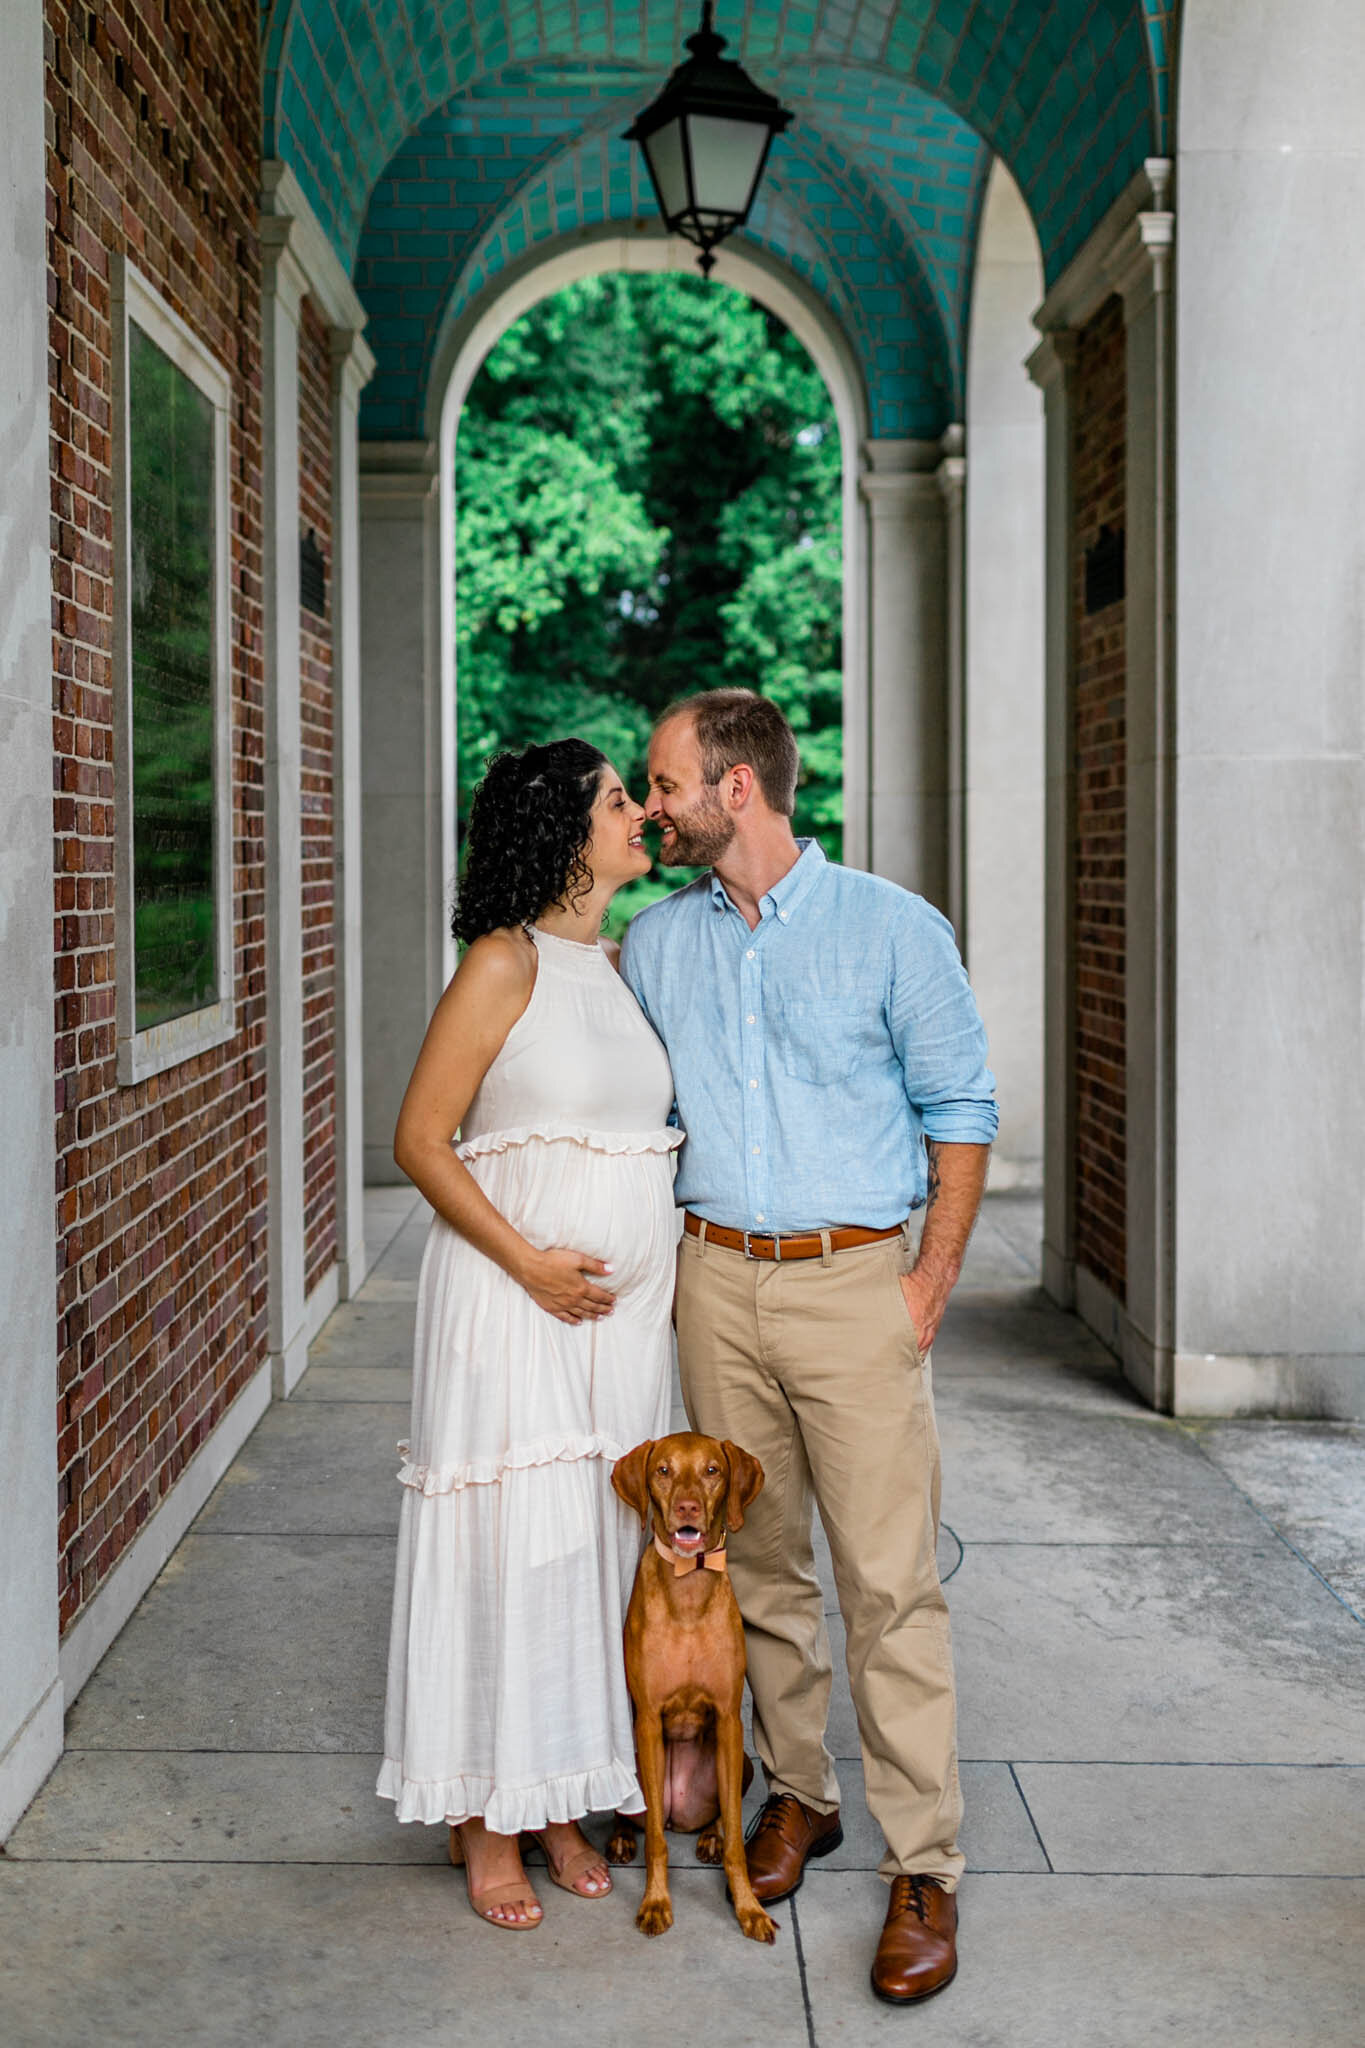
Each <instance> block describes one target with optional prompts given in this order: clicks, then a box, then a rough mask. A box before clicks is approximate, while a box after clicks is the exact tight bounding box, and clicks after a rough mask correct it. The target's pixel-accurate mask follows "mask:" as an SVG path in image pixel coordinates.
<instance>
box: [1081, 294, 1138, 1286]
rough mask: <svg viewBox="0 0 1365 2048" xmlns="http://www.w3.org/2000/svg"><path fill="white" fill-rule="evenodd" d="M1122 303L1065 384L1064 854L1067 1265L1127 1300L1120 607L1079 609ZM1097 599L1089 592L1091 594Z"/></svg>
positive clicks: (1116, 438)
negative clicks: (1072, 1091)
mask: <svg viewBox="0 0 1365 2048" xmlns="http://www.w3.org/2000/svg"><path fill="white" fill-rule="evenodd" d="M1124 377H1125V359H1124V326H1123V304H1122V301H1121V300H1120V299H1118V298H1117V297H1115V298H1111V299H1109V300H1108V301H1107V302H1106V304H1105V305H1104V306H1102V307H1101V309H1100V311H1099V312H1098V313H1097V314H1096V315H1095V317H1094V319H1093V320H1092V321H1091V322H1090V324H1089V326H1088V327H1086V328H1085V329H1084V330H1083V331H1082V333H1081V335H1080V337H1079V346H1078V349H1077V355H1076V367H1075V383H1074V400H1075V410H1074V415H1073V417H1074V421H1075V440H1074V444H1073V448H1072V460H1073V478H1074V489H1075V526H1074V531H1073V548H1074V557H1073V573H1074V577H1075V648H1074V663H1075V666H1074V671H1073V675H1072V699H1071V715H1072V747H1073V766H1074V770H1075V778H1076V830H1075V842H1074V846H1073V849H1072V855H1073V858H1072V889H1073V892H1074V895H1073V908H1074V915H1075V974H1076V1218H1075V1222H1076V1257H1077V1260H1078V1261H1079V1263H1080V1264H1081V1265H1083V1266H1088V1267H1089V1269H1090V1271H1091V1272H1092V1273H1093V1274H1095V1275H1096V1277H1097V1278H1098V1279H1100V1280H1102V1281H1104V1283H1105V1285H1106V1286H1107V1287H1109V1288H1111V1289H1112V1291H1113V1292H1114V1294H1115V1295H1116V1296H1117V1297H1118V1299H1119V1300H1120V1301H1123V1300H1124V1298H1125V1288H1126V1266H1127V1259H1126V1253H1127V1187H1126V1178H1125V1176H1126V1170H1127V1163H1126V1162H1127V1083H1126V1078H1125V1057H1126V1052H1125V1037H1124V1018H1125V1009H1124V834H1125V830H1126V824H1127V818H1126V803H1127V789H1126V766H1125V752H1124V749H1125V701H1124V699H1125V690H1126V674H1127V672H1126V651H1125V638H1124V604H1123V599H1122V598H1121V597H1120V598H1118V599H1117V600H1116V601H1115V602H1112V603H1109V604H1106V605H1104V606H1103V607H1102V608H1101V609H1098V610H1093V611H1088V610H1087V606H1086V559H1085V558H1086V553H1087V550H1089V549H1091V548H1093V547H1094V545H1095V543H1096V541H1097V539H1098V538H1099V534H1100V529H1101V528H1102V527H1104V526H1108V527H1109V528H1110V529H1111V530H1113V531H1121V530H1122V528H1123V524H1124V461H1125V443H1126V421H1125V391H1124ZM1096 594H1097V595H1098V593H1096Z"/></svg>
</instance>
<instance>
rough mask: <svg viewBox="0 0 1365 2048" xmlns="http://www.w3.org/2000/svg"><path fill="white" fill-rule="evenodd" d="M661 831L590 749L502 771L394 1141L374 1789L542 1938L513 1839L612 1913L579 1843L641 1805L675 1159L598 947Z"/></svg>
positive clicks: (636, 1028)
mask: <svg viewBox="0 0 1365 2048" xmlns="http://www.w3.org/2000/svg"><path fill="white" fill-rule="evenodd" d="M643 824H644V812H643V811H642V810H641V808H640V806H639V805H638V804H636V803H634V802H633V801H632V800H631V798H630V797H629V796H628V795H627V794H626V791H625V789H624V787H623V786H622V783H621V778H620V777H619V776H618V775H617V774H616V772H615V770H614V769H613V768H612V767H611V766H610V764H609V763H608V762H607V761H606V760H605V759H604V757H603V756H602V755H601V754H599V753H598V752H597V750H596V748H594V747H590V746H587V745H586V744H585V743H584V742H583V741H581V740H575V739H569V740H558V741H556V742H554V743H553V744H552V745H550V746H544V747H530V748H528V749H527V750H526V751H525V752H524V753H522V754H520V755H503V756H501V757H500V758H499V759H498V760H496V761H494V763H493V764H492V766H491V767H490V768H489V771H488V773H487V775H486V777H485V779H484V781H483V783H482V784H481V786H480V788H479V791H478V794H477V795H476V797H475V799H474V805H473V810H472V813H471V816H470V825H469V845H468V860H467V866H466V873H465V880H464V883H463V886H462V888H461V892H460V900H459V908H458V910H457V912H456V919H455V929H456V932H457V935H458V936H459V937H460V938H462V939H466V940H468V941H469V942H470V943H469V948H468V951H467V952H466V953H465V955H464V958H463V960H462V961H461V963H460V967H459V970H458V972H457V973H456V975H455V977H454V979H453V980H452V982H451V984H450V986H449V988H448V989H447V990H446V992H445V994H444V996H443V997H442V998H441V1001H440V1003H439V1004H438V1006H437V1009H436V1013H435V1015H434V1016H433V1018H432V1020H431V1024H430V1026H429V1028H428V1030H427V1035H426V1039H425V1041H424V1043H423V1045H422V1050H421V1053H420V1054H419V1056H418V1060H417V1065H416V1067H415V1068H414V1070H413V1075H412V1079H411V1081H410V1082H409V1084H408V1090H407V1094H406V1095H405V1097H404V1099H403V1107H402V1111H401V1113H400V1115H399V1119H398V1130H397V1134H396V1137H395V1140H394V1157H395V1158H396V1160H397V1162H398V1164H399V1165H400V1166H401V1167H402V1169H403V1171H404V1172H405V1173H406V1174H407V1175H408V1176H409V1178H410V1179H411V1180H413V1181H414V1182H415V1183H416V1185H417V1186H418V1187H419V1188H420V1189H421V1191H422V1193H423V1194H424V1195H425V1196H426V1198H427V1200H428V1201H429V1202H430V1203H431V1205H432V1208H433V1209H434V1210H435V1211H436V1214H435V1217H434V1218H433V1220H432V1225H431V1232H430V1235H429V1237H428V1239H427V1245H426V1252H425V1255H424V1257H423V1260H422V1272H421V1279H420V1281H419V1284H418V1299H417V1332H416V1350H415V1373H414V1380H413V1395H412V1435H411V1442H410V1443H409V1444H403V1445H400V1447H399V1449H400V1455H401V1456H402V1457H403V1460H404V1463H403V1467H402V1470H401V1472H400V1474H399V1478H400V1480H401V1481H402V1484H403V1487H404V1489H405V1491H404V1494H403V1506H402V1522H401V1527H400V1532H399V1540H398V1570H397V1582H396V1586H395V1592H394V1605H393V1627H392V1634H391V1637H390V1647H389V1683H388V1703H387V1710H386V1715H385V1742H384V1764H383V1768H382V1770H381V1771H380V1774H379V1784H378V1788H377V1789H378V1791H379V1793H380V1796H381V1797H383V1798H386V1799H392V1800H393V1801H394V1804H395V1808H396V1811H397V1816H398V1818H399V1819H400V1820H417V1821H428V1822H445V1823H447V1824H448V1825H449V1827H450V1855H451V1861H452V1862H455V1863H463V1864H464V1865H465V1875H466V1882H467V1884H468V1888H469V1898H470V1904H471V1905H472V1906H473V1908H474V1910H475V1911H476V1912H477V1913H480V1914H481V1915H482V1916H483V1918H484V1919H486V1920H489V1921H491V1922H492V1923H493V1924H494V1925H495V1926H499V1927H505V1928H523V1929H524V1928H530V1927H534V1926H535V1925H536V1924H537V1923H538V1922H539V1920H540V1917H541V1908H540V1903H539V1901H538V1900H537V1898H536V1895H535V1892H534V1891H533V1890H532V1888H531V1885H530V1882H529V1880H528V1879H527V1876H526V1872H525V1870H524V1869H523V1867H522V1862H521V1855H520V1850H519V1846H518V1836H519V1835H520V1834H521V1833H522V1832H524V1831H529V1832H531V1833H534V1834H537V1835H538V1836H539V1837H540V1838H541V1842H542V1846H543V1848H544V1850H545V1856H546V1861H547V1863H548V1865H549V1871H550V1876H551V1878H552V1879H553V1881H554V1882H555V1883H556V1884H559V1885H562V1886H563V1887H564V1888H565V1889H566V1890H571V1891H573V1892H575V1893H577V1894H578V1896H580V1897H582V1898H598V1897H601V1896H603V1895H604V1894H605V1893H607V1892H608V1891H610V1889H611V1879H610V1876H609V1874H608V1871H607V1866H606V1864H605V1862H604V1861H603V1860H602V1858H601V1857H600V1856H599V1855H598V1854H597V1852H596V1850H594V1849H593V1848H592V1847H591V1846H590V1845H589V1844H588V1842H587V1841H586V1840H585V1838H584V1836H583V1834H582V1831H581V1830H580V1828H579V1827H578V1821H579V1819H580V1818H581V1817H582V1816H583V1815H584V1814H586V1813H588V1812H590V1811H595V1810H601V1809H606V1808H610V1807H613V1806H624V1807H625V1808H627V1809H628V1810H635V1809H638V1808H639V1806H640V1805H641V1804H642V1801H641V1798H640V1791H639V1786H638V1783H637V1781H636V1777H635V1762H634V1745H633V1740H632V1733H631V1713H630V1703H629V1698H628V1696H627V1692H626V1683H625V1672H624V1666H623V1660H622V1650H621V1623H622V1617H623V1613H624V1610H625V1605H626V1602H627V1599H628V1597H629V1592H630V1585H631V1581H632V1579H633V1577H634V1572H635V1564H636V1560H637V1557H638V1554H639V1528H638V1524H637V1523H636V1521H635V1519H634V1517H632V1516H630V1515H629V1514H628V1513H627V1512H626V1510H625V1509H624V1508H623V1507H622V1506H621V1503H620V1502H619V1501H618V1500H617V1499H616V1497H615V1495H614V1494H613V1492H612V1488H611V1468H612V1464H613V1462H614V1461H615V1460H616V1459H617V1458H618V1457H620V1456H621V1455H622V1454H623V1453H624V1452H625V1451H628V1450H630V1449H631V1447H632V1446H633V1445H635V1444H637V1443H639V1442H641V1441H642V1439H644V1438H647V1437H655V1436H660V1435H662V1434H663V1433H664V1432H665V1429H666V1426H667V1417H668V1358H669V1308H670V1302H671V1297H672V1288H673V1261H674V1245H675V1238H676V1230H675V1222H674V1207H673V1161H672V1158H671V1154H672V1152H673V1150H674V1148H675V1147H676V1146H677V1145H678V1144H680V1143H681V1141H682V1134H681V1132H679V1131H676V1130H670V1129H668V1128H667V1127H666V1119H667V1117H668V1114H669V1111H670V1108H671V1105H672V1101H673V1083H672V1079H671V1076H670V1073H669V1068H668V1061H667V1058H666V1056H665V1054H664V1051H663V1048H662V1046H661V1045H660V1043H659V1041H658V1039H657V1038H656V1037H655V1036H654V1033H653V1031H652V1030H651V1029H650V1027H649V1025H648V1024H647V1023H646V1021H645V1019H644V1016H643V1014H642V1012H641V1011H640V1009H639V1008H638V1006H637V1004H636V1002H635V999H634V997H633V996H632V995H631V993H630V991H629V989H627V988H626V986H625V984H624V983H623V982H622V981H621V979H620V977H619V976H618V974H617V973H616V970H615V966H614V962H613V958H612V955H611V953H610V952H609V951H608V949H607V947H606V946H605V945H604V944H603V943H602V942H600V941H599V939H598V932H599V931H600V929H601V923H602V916H603V913H604V911H605V909H606V907H607V904H608V903H609V902H610V900H611V898H612V896H613V895H614V894H615V892H616V890H617V889H619V888H620V887H621V885H622V884H623V883H624V882H627V881H630V880H632V879H633V878H635V877H637V876H640V875H643V874H644V873H645V871H646V870H647V868H648V867H649V855H648V854H647V853H646V852H645V850H644V846H643V843H642V839H641V830H642V827H643ZM457 1131H458V1132H459V1138H458V1141H456V1132H457Z"/></svg>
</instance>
